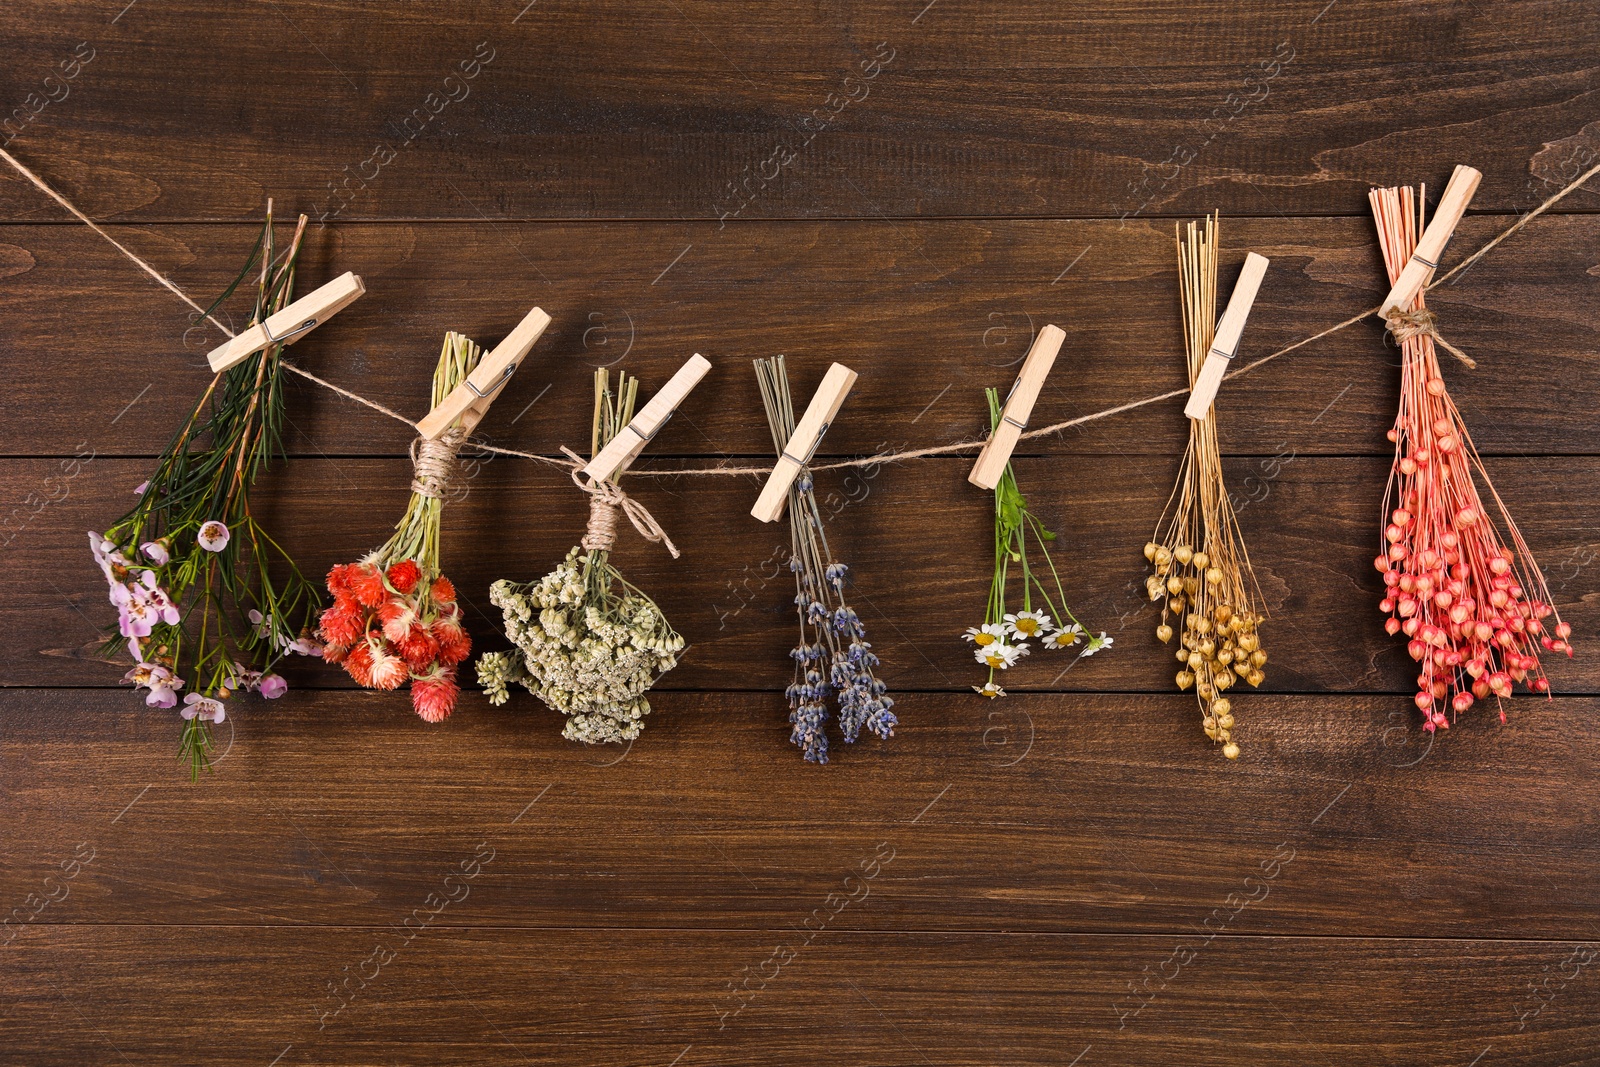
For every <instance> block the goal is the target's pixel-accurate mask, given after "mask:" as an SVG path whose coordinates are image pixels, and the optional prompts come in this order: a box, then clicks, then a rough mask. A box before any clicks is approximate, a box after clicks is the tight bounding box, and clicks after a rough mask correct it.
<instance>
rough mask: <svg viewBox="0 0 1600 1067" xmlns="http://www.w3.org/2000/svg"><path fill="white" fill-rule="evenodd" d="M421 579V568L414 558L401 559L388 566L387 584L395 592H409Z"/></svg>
mask: <svg viewBox="0 0 1600 1067" xmlns="http://www.w3.org/2000/svg"><path fill="white" fill-rule="evenodd" d="M421 579H422V568H421V567H418V566H417V564H416V561H415V560H410V559H403V560H401V561H400V562H399V563H396V564H393V565H391V566H390V567H389V584H390V585H392V586H394V588H395V592H397V593H410V592H411V591H412V590H413V589H415V588H416V587H417V582H418V581H420V580H421Z"/></svg>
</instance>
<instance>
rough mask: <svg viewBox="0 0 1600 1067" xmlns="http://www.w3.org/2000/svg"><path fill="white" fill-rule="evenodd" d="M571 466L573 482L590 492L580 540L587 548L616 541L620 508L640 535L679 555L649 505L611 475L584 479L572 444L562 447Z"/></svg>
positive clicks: (605, 548) (605, 549) (601, 547)
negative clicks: (593, 479) (634, 495)
mask: <svg viewBox="0 0 1600 1067" xmlns="http://www.w3.org/2000/svg"><path fill="white" fill-rule="evenodd" d="M561 451H562V452H563V453H565V454H566V457H567V462H568V464H569V465H570V466H571V468H572V484H573V485H576V486H577V487H578V488H579V489H582V490H583V491H584V492H585V493H588V494H589V525H588V528H587V529H585V530H584V532H583V540H582V541H581V542H579V543H580V544H582V545H583V548H584V551H586V552H609V551H611V546H612V545H614V544H616V541H617V512H618V511H621V512H622V514H624V515H626V516H627V517H628V521H629V522H631V523H633V528H634V529H635V530H637V531H639V536H640V537H642V538H644V539H645V540H646V541H649V542H651V543H652V544H658V545H661V546H662V547H664V548H665V549H666V550H667V551H668V552H671V553H672V558H673V559H677V558H678V546H677V545H675V544H673V543H672V538H670V537H668V536H667V531H665V530H663V529H662V528H661V524H660V523H659V522H657V521H656V517H655V516H654V515H652V514H650V509H649V508H647V507H645V506H644V505H643V504H641V503H639V502H638V501H637V500H635V499H633V497H631V496H629V495H628V494H627V493H625V492H623V491H622V486H620V485H618V484H617V483H616V482H613V481H611V480H609V479H601V480H600V481H584V479H583V473H582V472H583V468H584V462H583V460H581V459H579V458H578V456H577V453H575V452H573V451H572V449H570V448H563V449H562V450H561Z"/></svg>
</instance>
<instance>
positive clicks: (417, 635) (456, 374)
mask: <svg viewBox="0 0 1600 1067" xmlns="http://www.w3.org/2000/svg"><path fill="white" fill-rule="evenodd" d="M479 356H480V351H479V348H478V346H477V345H475V344H473V343H472V341H470V340H469V339H467V338H465V337H462V336H460V335H459V334H454V333H452V334H447V335H446V336H445V341H444V350H443V352H441V353H440V355H439V365H438V367H437V368H436V369H435V371H434V377H433V403H434V404H435V405H437V404H439V403H440V402H441V401H442V400H443V399H444V398H445V397H446V396H448V395H449V394H450V392H451V391H452V390H454V389H455V388H456V387H457V386H458V385H460V384H461V382H462V380H463V379H465V378H466V377H467V375H468V374H470V373H472V369H473V368H474V367H475V366H477V364H478V358H479ZM469 429H470V428H469V427H467V426H465V425H463V423H462V420H460V419H457V420H456V422H455V423H453V424H452V425H451V427H450V428H449V429H448V430H447V431H446V433H445V435H444V438H443V440H442V442H423V443H422V446H421V447H420V448H419V453H420V458H419V460H418V463H417V476H416V478H415V480H413V481H412V483H411V503H410V505H409V506H408V507H407V508H406V513H405V515H404V517H402V518H401V520H400V522H399V524H398V525H397V526H396V527H395V533H394V536H393V537H391V538H390V539H389V543H388V544H386V545H384V546H383V547H382V548H380V549H378V550H377V551H376V552H374V553H372V554H371V555H370V556H367V557H366V558H365V559H362V560H360V561H359V562H356V563H342V564H340V565H339V566H337V567H335V568H333V570H331V571H329V572H328V592H330V593H332V594H333V607H331V608H329V609H328V610H327V611H324V612H323V613H322V622H321V626H320V628H319V629H320V632H321V635H322V638H323V641H324V643H325V647H324V654H323V658H324V659H326V660H328V661H329V662H330V663H342V664H344V669H345V670H346V671H348V672H349V674H350V677H352V678H354V679H355V680H356V681H357V682H359V683H360V684H362V685H364V686H366V687H368V688H369V689H398V688H400V686H402V685H404V684H405V683H406V682H407V681H409V682H410V683H411V705H412V707H413V708H415V709H416V712H417V714H418V715H420V716H421V717H422V718H423V719H424V720H425V721H427V722H442V721H444V720H445V719H446V718H448V717H449V715H450V713H451V712H452V711H454V710H455V706H456V697H457V696H458V695H459V694H460V692H461V690H460V687H458V686H457V685H456V665H457V664H459V663H460V662H461V661H462V660H464V659H466V658H467V655H468V654H469V653H470V652H471V651H472V641H471V639H470V638H468V637H467V632H466V630H464V629H462V627H461V609H460V608H459V607H457V606H456V590H455V586H454V585H452V584H450V579H448V578H446V577H445V576H444V575H443V574H440V573H439V528H440V516H441V513H442V511H443V507H444V497H445V494H446V491H447V489H448V485H447V483H448V480H449V473H450V471H451V470H453V468H454V450H455V448H456V447H458V446H459V444H460V442H461V440H462V439H464V438H465V436H466V434H467V432H468V430H469ZM441 450H443V451H441Z"/></svg>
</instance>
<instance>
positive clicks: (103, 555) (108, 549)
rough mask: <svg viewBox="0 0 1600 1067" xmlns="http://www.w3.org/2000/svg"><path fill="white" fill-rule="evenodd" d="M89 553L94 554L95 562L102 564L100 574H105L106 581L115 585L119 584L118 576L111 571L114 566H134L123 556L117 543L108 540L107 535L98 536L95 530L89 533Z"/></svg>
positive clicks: (131, 561)
mask: <svg viewBox="0 0 1600 1067" xmlns="http://www.w3.org/2000/svg"><path fill="white" fill-rule="evenodd" d="M89 551H90V552H91V553H93V554H94V561H95V562H96V563H98V564H100V573H102V574H104V575H105V576H106V581H108V582H110V583H112V584H113V585H115V584H116V582H117V576H116V575H115V574H114V573H113V572H112V570H111V568H112V566H113V565H116V566H122V567H131V566H133V560H131V559H129V558H128V557H127V556H125V555H123V554H122V553H121V552H120V551H119V550H118V549H117V546H116V543H115V542H113V541H110V540H108V539H107V538H106V536H105V534H97V533H95V532H94V531H93V530H90V531H89Z"/></svg>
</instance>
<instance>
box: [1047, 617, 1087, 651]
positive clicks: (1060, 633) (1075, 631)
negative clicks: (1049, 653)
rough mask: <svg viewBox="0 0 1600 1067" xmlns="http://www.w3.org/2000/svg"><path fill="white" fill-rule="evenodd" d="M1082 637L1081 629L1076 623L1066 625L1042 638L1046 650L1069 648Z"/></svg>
mask: <svg viewBox="0 0 1600 1067" xmlns="http://www.w3.org/2000/svg"><path fill="white" fill-rule="evenodd" d="M1082 636H1083V627H1081V626H1079V625H1078V624H1077V623H1075V622H1073V623H1068V624H1067V625H1065V626H1063V627H1061V628H1060V629H1058V630H1056V631H1055V632H1053V633H1051V634H1048V635H1046V636H1045V638H1044V646H1045V647H1046V648H1071V647H1072V646H1073V645H1075V644H1077V643H1078V639H1079V638H1080V637H1082Z"/></svg>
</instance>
